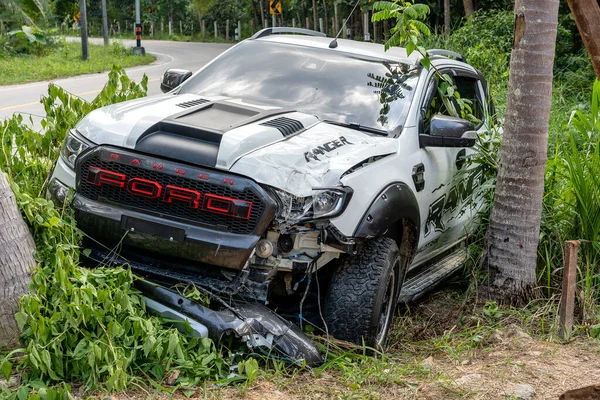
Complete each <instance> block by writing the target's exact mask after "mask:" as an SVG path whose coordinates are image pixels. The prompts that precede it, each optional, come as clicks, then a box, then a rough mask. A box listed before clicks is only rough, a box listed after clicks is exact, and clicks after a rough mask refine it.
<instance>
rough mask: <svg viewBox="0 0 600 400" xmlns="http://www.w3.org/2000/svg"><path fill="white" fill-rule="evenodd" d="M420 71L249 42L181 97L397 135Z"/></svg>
mask: <svg viewBox="0 0 600 400" xmlns="http://www.w3.org/2000/svg"><path fill="white" fill-rule="evenodd" d="M418 75H419V70H418V68H416V67H414V66H410V65H408V64H401V63H395V62H390V61H385V60H379V59H368V58H359V57H357V56H355V55H349V54H344V53H340V52H338V51H333V50H325V49H314V48H310V47H298V46H291V45H285V44H279V43H272V42H261V41H257V40H247V41H245V42H242V43H241V44H239V45H238V46H236V47H235V48H233V49H232V50H231V51H229V52H227V53H225V54H224V55H223V56H221V57H220V58H218V59H217V60H215V61H214V62H213V63H212V64H211V65H209V66H208V67H206V68H205V69H204V70H203V71H202V72H201V73H199V74H197V75H195V76H193V77H192V78H190V79H189V80H188V81H187V82H186V83H185V84H184V85H183V86H182V88H181V91H180V93H194V94H198V95H205V96H208V97H211V96H226V97H232V98H236V99H237V98H240V99H243V100H244V101H248V102H254V103H261V104H266V105H270V106H279V107H284V108H289V109H291V110H295V111H301V112H304V113H308V114H313V115H316V116H317V117H319V118H320V119H321V120H333V121H337V122H342V123H357V124H360V125H361V126H365V127H371V128H378V129H383V130H386V131H393V130H395V129H396V128H398V127H400V126H402V125H403V124H404V121H405V119H406V115H407V113H408V109H409V106H410V102H411V100H412V97H413V93H414V88H415V86H416V83H417V80H418Z"/></svg>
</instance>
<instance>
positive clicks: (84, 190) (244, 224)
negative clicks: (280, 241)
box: [77, 151, 268, 234]
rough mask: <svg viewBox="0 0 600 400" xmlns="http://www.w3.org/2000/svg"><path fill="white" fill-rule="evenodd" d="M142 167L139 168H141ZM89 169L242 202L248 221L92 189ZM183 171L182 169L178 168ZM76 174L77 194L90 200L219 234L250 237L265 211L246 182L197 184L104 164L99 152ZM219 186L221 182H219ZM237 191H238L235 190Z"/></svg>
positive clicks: (132, 167)
mask: <svg viewBox="0 0 600 400" xmlns="http://www.w3.org/2000/svg"><path fill="white" fill-rule="evenodd" d="M142 165H143V164H142ZM90 167H96V168H101V169H105V170H109V171H112V172H116V173H120V174H124V175H126V176H127V178H128V179H130V178H142V179H148V180H151V181H155V182H158V183H159V184H160V185H161V186H162V187H166V185H175V186H178V187H181V188H185V189H190V190H196V191H199V192H200V193H203V194H213V195H217V196H223V197H228V198H233V199H237V200H243V201H247V202H251V203H252V208H251V210H250V217H249V218H248V219H242V218H236V217H232V216H228V215H222V214H216V213H212V212H207V211H204V210H201V209H200V208H197V209H194V208H191V207H190V206H189V205H188V204H186V203H184V202H176V201H174V202H172V203H166V202H164V201H161V200H158V199H148V198H144V197H140V196H136V195H134V194H132V193H130V192H128V191H127V189H122V188H118V187H114V186H109V185H102V186H96V185H94V184H93V183H91V182H88V181H87V179H86V177H87V173H88V171H89V169H90ZM181 167H182V168H186V166H181ZM78 168H79V173H78V174H77V175H78V180H79V186H78V194H79V195H81V196H84V197H86V198H88V199H90V200H96V201H100V202H104V203H109V204H117V205H121V206H123V207H124V208H129V209H132V210H137V211H143V212H148V213H152V214H154V215H158V216H161V217H166V218H174V219H178V220H186V221H190V222H192V223H196V224H200V225H209V226H212V227H215V229H217V230H223V231H227V232H231V233H238V234H251V233H253V232H254V231H255V229H256V227H257V225H258V224H259V222H261V218H262V217H263V214H264V213H265V210H266V209H267V207H268V204H267V203H265V201H263V197H262V196H261V193H259V192H258V191H257V190H254V189H253V188H252V187H251V185H248V184H243V182H242V181H248V180H246V179H244V178H240V177H235V176H231V178H232V179H235V180H236V183H237V182H240V184H236V186H231V185H230V184H228V183H222V184H216V183H214V180H213V182H208V181H198V180H194V179H188V178H184V177H180V176H174V175H171V174H167V173H165V172H161V171H158V170H154V169H147V168H142V167H140V166H136V165H128V164H123V163H118V162H113V161H110V160H106V158H105V157H101V156H100V152H98V151H97V152H92V154H91V155H87V156H86V157H84V159H83V160H82V162H81V163H78ZM206 172H207V174H209V173H210V174H211V175H215V176H217V175H218V176H223V175H222V174H220V173H217V172H213V171H206ZM219 179H220V180H221V182H223V179H222V178H219ZM236 187H237V188H240V190H237V189H236Z"/></svg>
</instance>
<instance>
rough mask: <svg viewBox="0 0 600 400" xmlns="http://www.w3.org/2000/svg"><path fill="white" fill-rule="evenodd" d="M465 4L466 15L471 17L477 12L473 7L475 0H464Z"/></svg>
mask: <svg viewBox="0 0 600 400" xmlns="http://www.w3.org/2000/svg"><path fill="white" fill-rule="evenodd" d="M463 6H464V7H465V17H467V18H469V17H470V16H471V15H473V13H474V12H475V9H474V8H473V0H463Z"/></svg>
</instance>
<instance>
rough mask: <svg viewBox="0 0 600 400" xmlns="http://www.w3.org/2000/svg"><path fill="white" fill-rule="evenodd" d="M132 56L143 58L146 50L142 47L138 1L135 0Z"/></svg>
mask: <svg viewBox="0 0 600 400" xmlns="http://www.w3.org/2000/svg"><path fill="white" fill-rule="evenodd" d="M133 54H134V55H136V56H143V55H145V54H146V49H144V48H143V47H142V22H141V17H140V0H135V47H134V48H133Z"/></svg>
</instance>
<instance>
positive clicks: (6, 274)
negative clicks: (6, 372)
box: [0, 171, 35, 346]
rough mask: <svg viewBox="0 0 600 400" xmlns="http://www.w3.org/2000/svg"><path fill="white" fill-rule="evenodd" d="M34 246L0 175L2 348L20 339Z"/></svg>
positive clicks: (11, 194)
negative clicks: (22, 302)
mask: <svg viewBox="0 0 600 400" xmlns="http://www.w3.org/2000/svg"><path fill="white" fill-rule="evenodd" d="M34 250H35V245H34V243H33V238H32V237H31V233H30V232H29V229H28V228H27V225H26V224H25V222H24V221H23V217H21V214H20V213H19V209H18V207H17V203H16V202H15V197H14V195H13V192H12V190H11V189H10V186H9V185H8V182H7V180H6V177H5V176H4V173H2V171H0V345H9V346H10V345H13V344H14V343H15V342H16V341H17V339H18V336H19V331H18V327H17V325H16V322H15V319H14V315H15V313H16V312H17V311H19V298H20V297H21V295H23V294H24V293H26V292H27V285H28V284H29V276H30V274H31V268H32V267H33V266H34V265H35V260H34V258H33V252H34Z"/></svg>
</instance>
